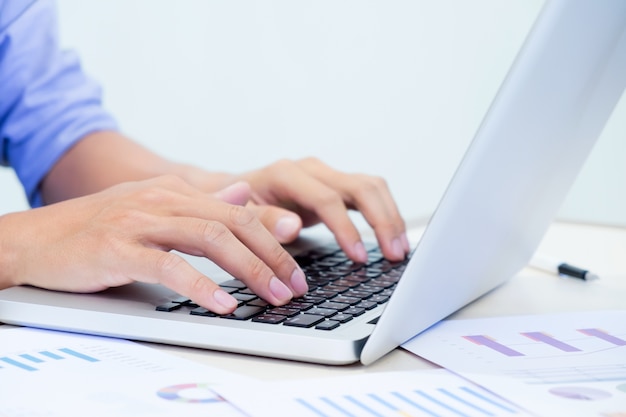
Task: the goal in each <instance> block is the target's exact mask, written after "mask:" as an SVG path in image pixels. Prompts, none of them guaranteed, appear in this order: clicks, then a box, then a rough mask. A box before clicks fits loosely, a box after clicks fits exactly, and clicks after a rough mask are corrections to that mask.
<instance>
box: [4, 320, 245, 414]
mask: <svg viewBox="0 0 626 417" xmlns="http://www.w3.org/2000/svg"><path fill="white" fill-rule="evenodd" d="M0 338H1V342H0V416H1V417H18V416H19V417H43V416H46V417H57V416H59V417H61V416H62V417H74V416H80V417H83V416H90V417H101V416H102V417H104V416H107V417H110V416H116V417H125V416H129V417H130V416H133V417H141V416H150V417H158V416H167V417H171V416H175V415H184V416H186V417H187V416H214V417H241V416H242V414H241V413H240V412H238V411H237V410H236V409H235V408H234V407H233V406H232V405H230V404H229V403H227V402H226V401H224V400H223V399H222V398H221V397H219V396H218V395H217V394H216V393H215V392H214V391H213V388H214V386H215V385H217V384H220V383H240V382H242V381H246V382H247V381H248V379H247V378H245V377H241V376H238V375H235V374H231V373H228V372H225V371H222V370H219V369H214V368H211V367H208V366H203V365H200V364H196V363H194V362H191V361H187V360H184V359H181V358H178V357H175V356H172V355H168V354H165V353H162V352H159V351H157V350H155V349H150V348H148V347H145V346H142V345H139V344H137V343H133V342H128V341H125V340H118V339H109V338H103V337H93V336H82V335H76V334H71V333H61V332H53V331H46V330H36V329H25V328H17V329H9V330H3V331H2V332H0Z"/></svg>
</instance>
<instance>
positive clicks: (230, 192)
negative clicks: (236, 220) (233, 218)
mask: <svg viewBox="0 0 626 417" xmlns="http://www.w3.org/2000/svg"><path fill="white" fill-rule="evenodd" d="M251 193H252V191H251V189H250V184H248V183H247V182H243V181H240V182H236V183H234V184H232V185H229V186H228V187H226V188H222V189H221V190H219V191H218V192H216V193H214V194H213V196H215V197H216V198H218V199H220V200H222V201H224V202H226V203H230V204H235V205H238V206H244V205H246V203H247V202H248V200H250V195H251Z"/></svg>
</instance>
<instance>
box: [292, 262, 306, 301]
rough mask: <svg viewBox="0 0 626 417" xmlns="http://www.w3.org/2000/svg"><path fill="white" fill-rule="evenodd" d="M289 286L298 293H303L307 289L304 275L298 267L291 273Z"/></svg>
mask: <svg viewBox="0 0 626 417" xmlns="http://www.w3.org/2000/svg"><path fill="white" fill-rule="evenodd" d="M291 288H293V289H294V291H295V292H296V293H297V294H298V295H304V294H306V293H307V291H309V285H308V284H307V282H306V277H305V275H304V272H302V270H301V269H300V268H296V269H295V270H294V271H293V274H291Z"/></svg>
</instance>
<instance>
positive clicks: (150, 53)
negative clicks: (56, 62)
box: [0, 0, 626, 224]
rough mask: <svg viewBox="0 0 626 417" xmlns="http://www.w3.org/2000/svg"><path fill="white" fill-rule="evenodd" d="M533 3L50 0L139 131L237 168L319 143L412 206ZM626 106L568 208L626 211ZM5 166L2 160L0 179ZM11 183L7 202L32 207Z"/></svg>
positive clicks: (130, 129)
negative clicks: (380, 179)
mask: <svg viewBox="0 0 626 417" xmlns="http://www.w3.org/2000/svg"><path fill="white" fill-rule="evenodd" d="M542 4H543V1H541V0H532V1H530V0H509V1H506V2H503V1H501V0H480V1H479V0H474V1H471V2H467V1H464V0H444V1H441V0H428V1H416V0H391V1H373V0H350V1H343V0H342V1H329V0H320V1H315V2H310V1H309V2H304V1H292V0H281V1H262V2H261V1H259V2H253V1H238V2H229V1H208V0H177V1H174V0H169V1H167V0H91V1H87V2H85V1H81V0H59V12H60V17H61V28H62V39H63V42H64V44H65V45H67V46H69V47H72V48H75V49H77V50H78V51H79V52H80V53H81V55H82V57H83V62H84V64H85V67H86V69H87V70H88V71H89V72H90V73H91V74H92V75H94V76H95V77H96V78H98V79H99V80H100V81H101V82H102V84H103V85H104V88H105V92H106V96H105V100H106V105H107V107H108V108H109V109H110V110H111V111H112V112H113V113H114V114H115V115H116V116H117V117H118V119H119V120H120V123H121V125H122V127H123V129H124V131H125V132H126V133H127V134H129V135H130V136H132V137H133V138H135V139H137V140H138V141H141V142H143V143H145V144H147V145H148V146H150V147H151V148H153V149H155V150H157V151H158V152H160V153H161V154H164V155H167V156H169V157H171V158H175V159H178V160H184V161H187V162H191V163H195V164H197V165H201V166H204V167H206V168H208V169H214V170H228V171H235V172H238V171H244V170H249V169H252V168H255V167H258V166H261V165H265V164H267V163H270V162H271V161H273V160H276V159H278V158H285V157H286V158H299V157H303V156H307V155H315V156H318V157H320V158H322V159H323V160H325V161H327V162H328V163H329V164H331V165H333V166H335V167H337V168H340V169H342V170H346V171H361V172H370V173H375V174H379V175H383V176H384V177H386V178H387V179H388V181H389V183H390V185H391V188H392V190H393V191H394V193H395V194H396V196H397V199H398V202H399V204H400V207H401V210H402V212H403V213H404V214H405V216H407V217H421V216H426V215H428V214H429V213H430V212H431V211H432V209H433V208H434V206H435V204H436V202H437V199H438V198H439V196H440V194H441V193H442V192H443V189H444V187H445V185H446V183H447V181H448V180H449V178H450V176H451V175H452V173H453V170H454V168H455V166H456V164H457V163H458V161H459V159H460V157H461V156H462V154H463V152H464V150H465V147H466V146H467V144H468V143H469V141H470V140H471V138H472V136H473V134H474V132H475V130H476V129H477V127H478V124H479V123H480V120H481V118H482V116H483V115H484V113H485V111H486V109H487V107H488V105H489V103H490V101H491V99H492V97H493V95H494V94H495V92H496V90H497V88H498V86H499V83H500V82H501V80H502V78H503V77H504V74H505V72H506V70H507V69H508V67H509V65H510V63H511V60H512V59H513V57H514V56H515V54H516V52H517V49H518V47H519V46H520V44H521V42H522V41H523V39H524V37H525V35H526V33H527V31H528V29H529V27H530V25H531V24H532V21H533V20H534V18H535V16H536V15H537V13H538V10H539V8H540V6H541V5H542ZM624 107H625V106H624V105H622V106H621V108H620V109H619V111H618V112H617V113H618V114H621V117H617V116H616V117H614V118H613V120H612V122H611V124H610V125H609V127H608V128H607V131H606V133H605V134H604V135H603V137H602V138H601V140H600V143H599V144H598V146H597V148H596V151H595V152H594V154H593V155H592V157H591V158H590V161H589V163H588V164H587V166H586V167H585V171H584V172H583V174H582V176H581V177H580V179H579V181H578V182H577V184H576V186H575V188H574V190H573V191H572V193H571V194H570V197H569V199H568V201H567V202H566V205H565V207H564V209H563V210H562V212H561V217H566V218H573V219H582V220H594V221H603V222H617V223H622V224H626V201H625V198H624V196H623V194H624V191H625V190H626V185H625V182H626V168H625V166H624V164H623V163H622V161H624V155H626V140H625V139H623V136H624V134H625V133H624V132H626V125H625V120H626V118H625V117H624V114H625V113H624V112H625V111H626V108H624ZM3 171H7V170H3ZM14 181H15V180H14V178H13V177H12V174H10V173H8V172H2V175H1V176H0V188H1V189H3V190H4V189H5V188H7V187H15V184H14ZM620 191H621V192H620ZM3 194H4V193H3ZM4 195H6V194H4ZM13 195H15V199H13V200H11V201H8V200H5V201H2V202H0V212H1V211H7V210H9V209H15V207H19V206H25V205H24V202H23V198H22V197H21V195H19V194H16V193H13Z"/></svg>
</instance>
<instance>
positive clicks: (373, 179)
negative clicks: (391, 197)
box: [355, 175, 387, 195]
mask: <svg viewBox="0 0 626 417" xmlns="http://www.w3.org/2000/svg"><path fill="white" fill-rule="evenodd" d="M357 179H358V181H357V183H358V186H357V187H356V190H355V194H357V195H371V194H374V193H379V192H380V191H382V190H386V189H387V181H385V179H384V178H382V177H378V176H369V175H360V176H359V177H358V178H357Z"/></svg>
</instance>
